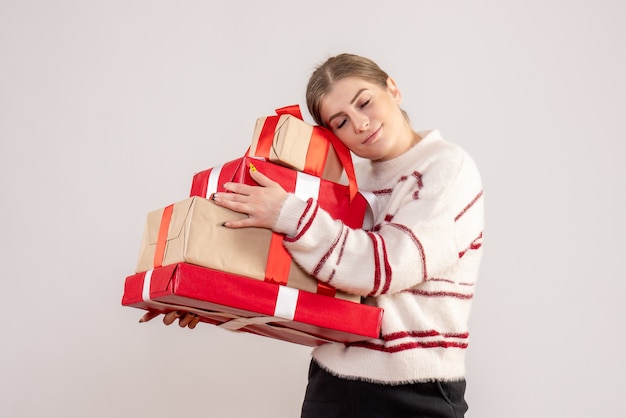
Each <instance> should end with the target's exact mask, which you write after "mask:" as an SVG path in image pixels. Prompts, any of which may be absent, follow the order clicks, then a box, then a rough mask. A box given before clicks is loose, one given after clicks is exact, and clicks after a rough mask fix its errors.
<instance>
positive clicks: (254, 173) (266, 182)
mask: <svg viewBox="0 0 626 418" xmlns="http://www.w3.org/2000/svg"><path fill="white" fill-rule="evenodd" d="M250 177H252V180H254V181H256V182H257V183H258V184H259V186H263V187H269V186H273V185H275V184H277V183H276V182H275V181H273V180H272V179H270V178H269V177H267V176H266V175H265V174H263V173H261V172H260V171H258V170H257V169H256V167H255V166H254V165H253V164H252V163H251V164H250Z"/></svg>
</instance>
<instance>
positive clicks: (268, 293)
mask: <svg viewBox="0 0 626 418" xmlns="http://www.w3.org/2000/svg"><path fill="white" fill-rule="evenodd" d="M122 305H123V306H130V307H135V308H139V309H145V310H148V311H153V312H160V313H167V312H171V311H175V310H176V311H185V312H192V313H195V314H197V315H199V316H200V320H201V321H202V322H205V323H208V324H214V325H217V326H219V327H221V328H224V329H227V330H231V331H242V332H248V333H252V334H257V335H261V336H265V337H270V338H275V339H279V340H283V341H288V342H292V343H296V344H302V345H306V346H319V345H322V344H325V343H327V342H331V341H333V342H341V343H346V344H349V343H353V342H358V341H363V340H367V339H371V338H378V337H379V333H380V326H381V320H382V315H383V310H382V309H381V308H378V307H374V306H368V305H365V304H359V303H354V302H350V301H345V300H341V299H336V298H331V297H328V296H324V295H319V294H315V293H310V292H307V291H303V290H297V289H293V288H288V287H285V286H282V285H278V284H275V283H268V282H263V281H257V280H253V279H249V278H245V277H241V276H236V275H232V274H229V273H224V272H220V271H216V270H211V269H208V268H204V267H199V266H195V265H191V264H185V263H180V264H174V265H170V266H165V267H160V268H156V269H153V270H148V271H147V272H142V273H137V274H134V275H131V276H128V277H127V278H126V281H125V285H124V295H123V297H122Z"/></svg>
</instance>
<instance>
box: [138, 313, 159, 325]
mask: <svg viewBox="0 0 626 418" xmlns="http://www.w3.org/2000/svg"><path fill="white" fill-rule="evenodd" d="M160 314H161V313H160V312H146V313H145V314H144V316H142V317H141V318H140V319H139V323H140V324H141V323H144V322H148V321H150V320H152V319H154V318H156V317H157V316H159V315H160Z"/></svg>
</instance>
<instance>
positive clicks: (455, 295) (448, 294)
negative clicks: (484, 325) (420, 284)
mask: <svg viewBox="0 0 626 418" xmlns="http://www.w3.org/2000/svg"><path fill="white" fill-rule="evenodd" d="M405 292H406V293H411V294H413V295H419V296H424V297H428V298H442V297H445V298H456V299H473V298H474V294H473V293H469V294H468V293H458V292H428V291H426V290H417V289H407V290H405Z"/></svg>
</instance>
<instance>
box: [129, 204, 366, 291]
mask: <svg viewBox="0 0 626 418" xmlns="http://www.w3.org/2000/svg"><path fill="white" fill-rule="evenodd" d="M243 216H245V215H242V214H240V213H237V212H233V211H231V210H229V209H226V208H223V207H221V206H218V205H216V204H215V203H213V202H212V201H210V200H208V199H204V198H201V197H197V196H194V197H190V198H188V199H185V200H183V201H180V202H177V203H174V204H172V205H169V206H167V207H165V208H162V209H159V210H156V211H152V212H150V213H149V214H148V217H147V222H146V227H145V229H144V235H143V239H142V243H141V250H140V254H139V261H138V263H137V268H136V270H135V271H136V272H138V273H139V272H145V271H147V270H151V269H153V268H156V267H161V266H167V265H171V264H176V263H182V262H185V263H190V264H195V265H198V266H203V267H209V268H212V269H215V270H219V271H224V272H229V273H233V274H236V275H240V276H244V277H248V278H252V279H256V280H262V281H268V282H277V283H281V284H284V285H287V286H289V287H293V288H296V289H302V290H307V291H309V292H317V293H322V294H325V295H328V296H335V297H338V298H342V299H346V300H352V301H358V300H359V299H360V298H359V297H358V296H355V295H349V294H347V293H344V292H338V291H336V290H335V289H333V288H331V287H330V286H327V285H324V284H322V283H320V282H318V281H317V280H316V279H315V278H314V277H313V276H310V275H308V274H306V273H305V272H304V271H303V270H302V269H301V268H300V267H299V266H298V265H297V264H296V263H295V262H294V261H293V260H292V259H291V257H289V256H288V253H286V251H285V250H284V248H283V247H282V236H280V234H274V233H273V232H272V231H270V230H268V229H264V228H241V229H231V228H225V227H223V226H222V224H223V223H224V222H225V221H227V220H234V219H240V218H242V217H243ZM277 237H278V239H279V241H274V240H276V239H277ZM285 254H287V257H285Z"/></svg>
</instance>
